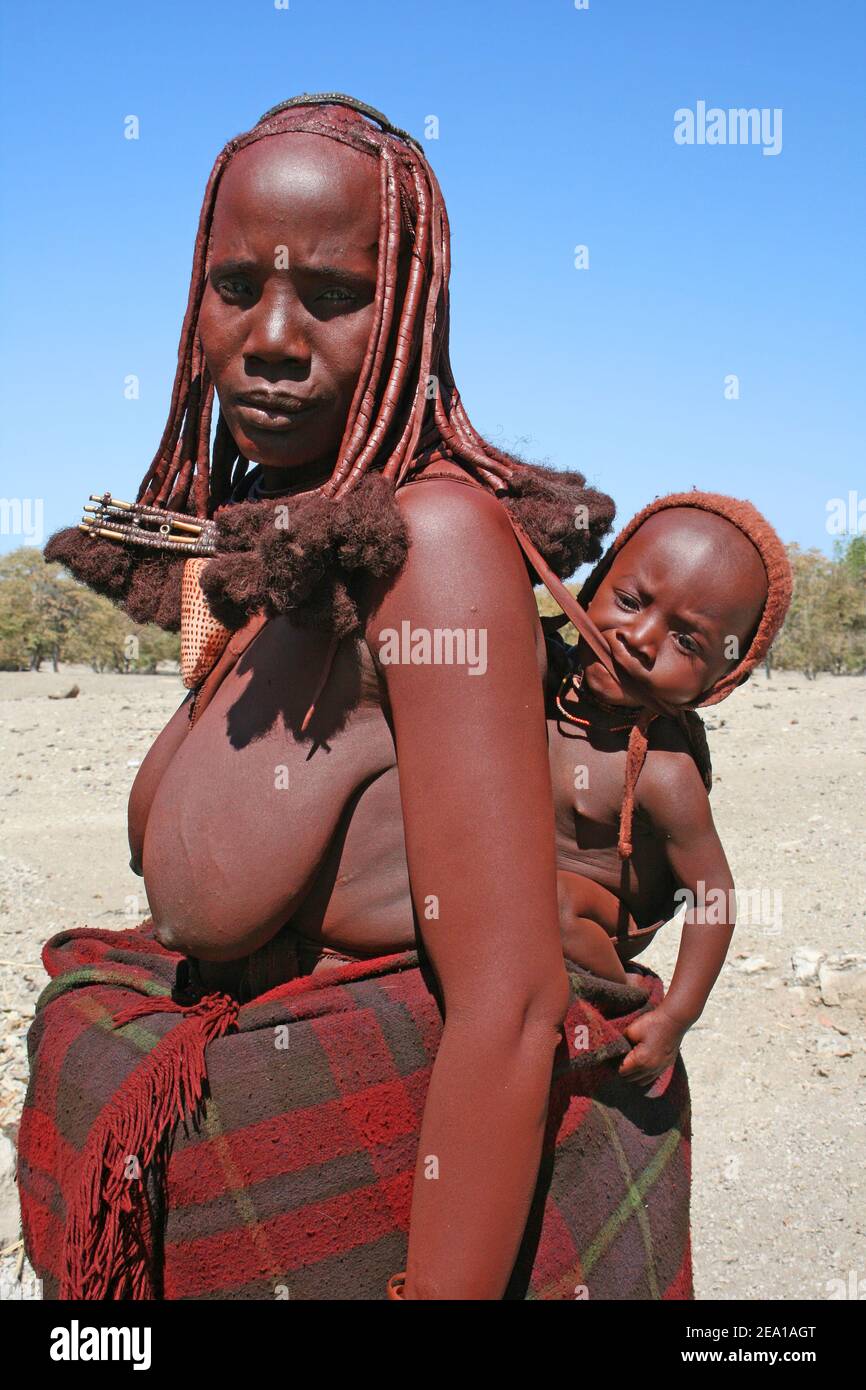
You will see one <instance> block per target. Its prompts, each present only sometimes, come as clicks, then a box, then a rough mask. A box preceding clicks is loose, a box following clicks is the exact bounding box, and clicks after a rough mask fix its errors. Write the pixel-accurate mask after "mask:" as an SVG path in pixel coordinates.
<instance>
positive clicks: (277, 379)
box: [199, 132, 379, 486]
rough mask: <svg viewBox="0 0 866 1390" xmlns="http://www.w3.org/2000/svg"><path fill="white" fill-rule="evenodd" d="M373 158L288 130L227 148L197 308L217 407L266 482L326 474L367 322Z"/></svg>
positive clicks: (373, 256) (374, 214)
mask: <svg viewBox="0 0 866 1390" xmlns="http://www.w3.org/2000/svg"><path fill="white" fill-rule="evenodd" d="M378 239H379V171H378V163H377V161H376V160H375V159H374V158H372V157H371V156H369V155H366V154H363V153H361V152H360V151H357V150H353V149H350V148H349V147H348V146H347V145H343V144H341V143H339V142H338V141H336V140H330V139H328V138H327V137H326V136H322V135H310V134H307V133H302V132H297V133H294V132H292V133H285V134H283V135H273V136H268V137H266V138H264V139H262V140H258V141H256V143H255V144H253V145H248V146H247V147H246V148H245V149H243V150H241V151H240V152H239V153H238V154H236V155H235V156H234V158H233V159H232V160H231V162H230V164H229V166H228V168H227V169H226V171H225V173H224V175H223V177H222V179H221V182H220V186H219V190H218V193H217V200H216V206H215V208H214V217H213V226H212V231H211V242H210V263H209V269H208V276H207V283H206V286H205V291H204V299H203V301H202V307H201V314H200V319H199V324H200V334H201V342H202V347H203V349H204V354H205V359H206V361H207V365H208V369H209V371H210V374H211V376H212V377H213V380H214V383H215V386H216V391H217V395H218V396H219V401H220V406H221V408H222V413H223V415H224V417H225V420H226V423H227V424H228V427H229V429H230V430H231V433H232V435H233V437H234V440H235V442H236V444H237V446H238V449H239V450H240V452H241V454H243V456H244V457H245V458H248V459H250V460H252V461H253V462H256V463H260V464H262V466H263V468H264V469H265V470H267V472H266V486H267V485H268V484H270V485H272V486H273V485H280V484H281V483H282V482H284V481H285V482H289V481H292V480H297V479H298V478H299V477H304V478H306V477H308V476H309V477H310V478H311V479H312V480H313V481H319V480H320V478H325V477H327V476H328V475H329V474H330V473H331V472H332V471H333V468H334V465H335V463H336V456H337V451H338V449H339V446H340V441H341V439H342V437H343V430H344V428H345V424H346V419H347V416H348V412H349V407H350V405H351V403H352V397H353V394H354V391H355V386H356V384H357V381H358V377H359V375H360V371H361V366H362V363H363V360H364V354H365V351H366V347H367V341H368V338H369V336H370V332H371V329H372V326H373V313H374V298H375V292H376V266H377V259H378Z"/></svg>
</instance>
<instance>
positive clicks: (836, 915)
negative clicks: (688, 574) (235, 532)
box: [0, 668, 866, 1299]
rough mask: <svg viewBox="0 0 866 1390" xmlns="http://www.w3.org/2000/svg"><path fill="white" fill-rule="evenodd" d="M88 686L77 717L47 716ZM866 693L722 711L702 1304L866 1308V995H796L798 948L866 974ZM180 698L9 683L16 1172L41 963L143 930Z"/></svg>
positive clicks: (785, 692) (3, 728)
mask: <svg viewBox="0 0 866 1390" xmlns="http://www.w3.org/2000/svg"><path fill="white" fill-rule="evenodd" d="M73 681H77V682H78V684H79V685H80V687H81V693H80V695H79V697H78V698H77V699H74V700H50V699H49V698H48V696H49V695H50V694H55V693H58V692H60V691H61V690H65V689H67V688H68V687H69V686H70V684H71V683H72V682H73ZM864 692H866V678H863V677H856V678H844V677H842V678H834V677H830V676H823V677H819V678H818V679H817V680H815V681H807V680H805V679H804V678H803V677H801V676H799V675H790V674H787V673H785V672H779V673H776V674H774V676H773V678H772V679H771V680H770V681H769V682H768V681H767V679H766V677H765V676H764V675H763V673H761V674H760V675H758V676H757V677H756V678H755V679H754V680H753V682H752V684H751V685H750V686H748V687H747V688H746V689H745V690H742V691H739V692H738V693H737V694H736V695H735V696H734V697H733V698H732V699H731V700H729V701H727V702H726V703H725V704H723V705H720V706H717V707H716V708H715V709H714V710H711V711H708V720H707V722H708V727H709V729H710V744H711V749H712V753H713V761H714V766H715V772H716V785H715V787H714V790H713V795H712V803H713V806H714V810H715V815H716V819H717V822H718V825H719V828H720V831H721V835H722V839H723V841H724V843H725V845H726V848H727V850H728V856H729V859H730V861H731V865H732V868H733V871H734V877H735V879H736V881H737V884H738V888H740V889H745V890H751V892H752V895H753V896H752V897H751V898H750V899H749V901H748V910H747V911H746V912H745V914H744V915H741V919H740V921H739V923H738V926H737V930H736V932H735V935H734V940H733V943H732V945H731V950H730V954H729V959H728V963H727V964H726V966H725V968H724V970H723V972H722V974H721V976H720V978H719V981H718V983H717V985H716V988H715V990H714V992H713V995H712V997H711V999H710V1002H709V1004H708V1006H707V1008H706V1010H705V1012H704V1014H703V1017H702V1018H701V1019H700V1020H699V1022H698V1023H697V1024H696V1026H695V1027H694V1028H693V1029H692V1030H691V1031H690V1032H689V1034H688V1035H687V1036H686V1039H685V1041H684V1044H683V1055H684V1057H685V1062H686V1067H687V1069H688V1072H689V1076H690V1081H691V1087H692V1104H693V1127H694V1138H693V1193H692V1202H693V1241H694V1260H695V1284H696V1292H697V1296H698V1298H699V1299H709V1298H723V1299H732V1298H746V1299H786V1298H795V1297H805V1298H808V1299H826V1298H829V1297H832V1296H834V1293H835V1296H836V1297H839V1296H842V1295H841V1292H840V1290H841V1289H842V1287H843V1286H844V1288H845V1290H846V1296H849V1297H850V1296H851V1294H852V1293H854V1296H856V1289H857V1287H858V1284H857V1281H859V1290H860V1297H861V1298H862V1297H866V1239H864V1226H866V1211H864V1200H863V1188H862V1175H863V1172H864V1166H866V1165H864V1157H866V1154H864V1149H866V1144H864V1126H863V1114H864V1104H863V1101H864V1080H866V1020H864V1012H866V1009H864V1004H863V1002H862V995H861V1002H860V1003H856V1002H855V1001H853V1000H852V999H850V998H849V999H848V1000H847V1001H844V1000H843V1002H842V1003H836V1002H833V999H834V995H833V993H832V990H831V989H830V988H829V987H828V988H824V989H823V991H822V988H821V986H820V985H819V984H816V983H798V982H797V980H796V978H795V976H794V973H793V970H792V963H791V962H792V955H793V954H794V952H795V951H797V950H798V948H812V949H813V950H816V951H818V952H820V953H823V954H826V955H827V956H829V957H837V956H844V955H848V956H851V955H860V956H862V955H863V954H864V952H866V868H864V856H863V848H862V833H863V823H864V801H866V798H864V772H866V708H864V699H863V697H864ZM182 695H183V689H182V686H181V684H180V681H179V679H178V678H177V676H171V675H168V676H126V677H123V676H97V675H94V674H92V673H91V672H90V671H89V670H87V669H83V668H67V669H65V670H63V671H62V672H60V673H59V674H56V675H55V674H54V673H51V672H48V671H45V672H43V673H41V674H39V675H37V674H13V673H0V753H2V759H0V769H2V771H0V816H2V846H3V848H2V857H0V959H2V965H0V1010H2V1013H0V1130H2V1131H3V1137H0V1145H2V1144H3V1142H4V1138H5V1140H6V1154H7V1158H8V1155H9V1153H10V1149H9V1144H8V1140H9V1139H10V1138H11V1139H13V1140H14V1136H15V1131H16V1127H17V1120H18V1116H19V1113H20V1107H21V1101H22V1098H23V1094H24V1088H25V1083H26V1075H27V1071H26V1066H27V1064H26V1053H25V1035H26V1030H27V1028H28V1026H29V1022H30V1020H31V1018H32V1016H33V1010H34V1005H35V1002H36V999H37V996H38V993H39V991H40V989H41V988H42V986H43V985H44V984H45V981H46V977H45V974H44V971H43V969H42V966H41V964H40V958H39V953H40V948H41V946H42V944H43V942H44V941H45V940H46V939H47V938H48V937H49V936H50V935H51V934H52V933H53V932H55V931H58V930H59V929H60V928H62V927H70V926H81V925H84V924H91V925H93V926H99V927H112V926H116V927H122V926H126V925H129V924H133V923H135V922H136V921H138V920H140V918H141V917H142V916H144V915H145V914H146V911H147V904H146V900H145V897H144V892H143V887H142V882H141V880H140V879H139V878H137V877H136V876H135V875H134V874H133V873H132V872H131V871H130V870H129V868H128V849H127V844H126V828H125V814H126V799H127V795H128V791H129V787H130V785H131V783H132V780H133V777H134V776H135V769H136V767H137V765H138V763H139V762H140V760H141V759H142V758H143V757H144V754H145V753H146V751H147V749H148V747H149V745H150V743H151V742H152V740H153V738H154V736H155V735H156V734H157V733H158V732H159V730H160V729H161V728H162V726H163V725H164V724H165V722H166V720H167V719H168V717H169V715H170V714H171V713H172V712H173V710H174V709H175V708H176V707H177V705H178V704H179V703H180V700H181V698H182ZM755 890H760V891H762V892H763V901H762V902H761V900H760V897H759V895H755ZM675 956H676V937H675V934H674V933H670V934H668V935H667V936H666V933H665V932H662V933H660V934H659V936H657V937H656V939H655V941H654V942H653V943H652V945H651V946H650V948H649V950H648V951H647V952H646V953H645V955H644V956H643V957H642V959H643V961H644V962H645V963H646V964H648V965H650V966H651V967H652V968H653V969H655V970H657V971H658V972H659V973H660V974H661V975H662V978H663V979H664V980H665V981H669V980H670V977H671V973H672V970H673V965H674V961H675ZM854 973H855V974H856V972H854ZM847 978H854V976H853V975H852V976H849V977H847ZM10 1190H11V1191H12V1198H11V1202H10V1198H9V1195H8V1194H9V1192H10ZM5 1191H6V1193H7V1196H6V1220H5V1222H3V1223H2V1225H3V1237H2V1245H3V1247H6V1253H5V1254H4V1255H3V1256H2V1268H0V1293H2V1294H3V1295H4V1296H6V1297H16V1296H18V1297H20V1296H22V1293H23V1296H25V1297H26V1296H28V1290H29V1288H30V1287H31V1285H30V1284H28V1278H29V1279H30V1280H32V1274H30V1275H29V1274H28V1268H27V1266H26V1264H25V1266H24V1270H23V1282H22V1285H21V1293H16V1292H15V1289H14V1285H12V1284H11V1283H10V1280H11V1279H12V1278H13V1277H14V1275H15V1273H16V1272H17V1270H18V1265H19V1261H20V1254H21V1252H20V1246H18V1247H15V1241H16V1239H17V1230H16V1229H15V1228H14V1227H15V1222H14V1220H12V1221H11V1223H10V1214H11V1213H12V1212H13V1204H14V1190H12V1189H10V1185H9V1184H8V1182H7V1184H6V1188H5ZM0 1217H2V1211H0ZM9 1246H12V1247H13V1248H12V1249H8V1247H9ZM835 1280H838V1281H841V1283H840V1284H834V1283H833V1281H835ZM10 1290H11V1292H10Z"/></svg>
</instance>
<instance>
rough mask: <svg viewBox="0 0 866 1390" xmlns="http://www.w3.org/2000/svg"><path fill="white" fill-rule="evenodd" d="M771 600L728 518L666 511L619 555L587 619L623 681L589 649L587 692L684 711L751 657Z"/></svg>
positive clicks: (756, 561) (691, 510) (585, 652)
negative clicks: (654, 699) (650, 699)
mask: <svg viewBox="0 0 866 1390" xmlns="http://www.w3.org/2000/svg"><path fill="white" fill-rule="evenodd" d="M766 598H767V574H766V570H765V569H764V565H763V561H762V560H761V557H760V555H759V554H758V551H757V550H756V548H755V547H754V546H753V545H752V542H751V541H750V540H749V539H748V538H747V537H746V536H745V535H744V534H743V532H742V531H740V530H739V528H738V527H736V526H734V525H733V524H732V523H731V522H729V521H726V520H725V519H724V517H720V516H716V515H714V514H713V513H711V512H702V511H699V510H698V509H697V508H695V507H670V508H667V509H666V510H664V511H661V512H656V513H655V514H654V515H653V516H651V517H649V518H648V519H647V520H646V521H645V522H644V523H643V525H642V526H640V527H639V528H638V530H637V531H636V532H635V534H634V535H633V536H632V537H631V539H630V540H629V541H627V542H626V544H625V545H624V546H623V547H622V549H621V550H620V552H619V553H618V555H617V557H616V559H615V561H614V563H613V565H612V566H611V568H610V570H609V571H608V573H607V575H606V576H605V578H604V580H603V581H602V583H601V585H600V586H599V589H598V592H597V593H596V595H595V597H594V598H593V599H592V601H591V603H590V605H589V608H588V610H587V611H588V612H589V614H590V616H591V617H592V619H593V621H594V622H595V624H596V626H597V627H598V628H599V629H600V630H601V632H602V633H603V634H604V636H605V638H606V639H607V641H608V643H609V645H610V649H611V653H612V655H613V658H614V661H615V662H616V664H617V667H618V668H619V670H620V671H621V672H622V678H621V679H615V678H614V677H612V676H610V675H608V673H607V672H606V671H605V669H604V667H603V666H602V665H601V664H600V663H599V662H598V661H597V660H596V659H595V657H594V656H593V655H592V653H591V652H590V651H589V649H588V648H587V647H586V645H585V643H583V642H581V643H580V647H579V657H580V659H581V661H582V662H583V665H584V669H585V672H586V675H585V679H586V683H587V685H588V686H589V688H590V690H591V691H592V692H593V693H594V694H595V695H597V696H598V697H599V698H600V699H603V700H606V701H608V702H609V703H611V704H614V705H639V704H642V703H643V698H644V696H645V694H646V693H647V692H649V693H650V694H653V695H656V696H659V697H660V698H661V699H662V700H664V701H666V702H667V703H668V704H672V705H688V704H691V703H692V702H693V701H694V700H696V699H697V697H698V696H699V695H700V694H701V693H702V692H703V691H704V690H706V689H707V688H708V687H709V686H711V685H713V683H714V682H715V681H717V680H718V679H719V677H720V676H722V675H724V673H725V672H726V671H728V670H730V668H731V667H733V666H735V665H736V664H737V663H738V662H739V661H740V660H742V658H743V657H744V656H745V654H746V651H747V649H748V644H749V642H750V641H751V638H752V635H753V633H754V631H755V628H756V627H757V624H758V621H759V619H760V616H761V613H762V611H763V607H764V603H765V602H766Z"/></svg>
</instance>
